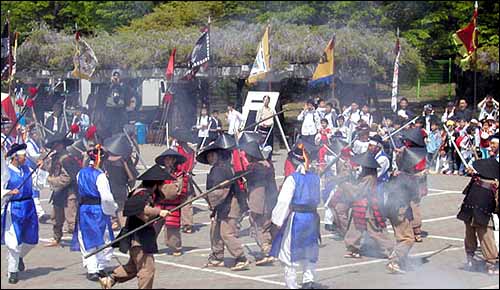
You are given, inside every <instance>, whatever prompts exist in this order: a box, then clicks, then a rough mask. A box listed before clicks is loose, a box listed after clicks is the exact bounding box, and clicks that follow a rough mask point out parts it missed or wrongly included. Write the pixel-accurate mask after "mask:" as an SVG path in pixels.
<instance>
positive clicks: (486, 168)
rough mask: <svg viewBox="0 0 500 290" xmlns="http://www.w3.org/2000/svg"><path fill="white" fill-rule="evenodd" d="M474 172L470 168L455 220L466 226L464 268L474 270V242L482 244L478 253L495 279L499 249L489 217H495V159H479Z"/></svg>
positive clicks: (496, 194)
mask: <svg viewBox="0 0 500 290" xmlns="http://www.w3.org/2000/svg"><path fill="white" fill-rule="evenodd" d="M472 167H473V168H474V169H475V170H476V171H477V172H473V170H472V169H469V173H471V174H473V176H472V178H471V180H470V182H469V184H468V185H467V187H466V188H465V189H464V191H463V194H464V195H465V198H464V200H463V202H462V206H461V208H460V212H459V213H458V215H457V218H458V219H459V220H461V221H463V222H464V224H465V239H464V244H465V253H466V255H467V264H466V268H467V269H473V268H474V254H475V252H476V250H477V241H478V240H479V243H480V244H481V252H482V254H483V258H484V260H486V270H487V271H488V274H490V275H495V276H496V277H497V278H498V268H497V267H496V263H497V257H498V250H497V247H496V245H495V237H494V236H493V222H492V218H493V217H492V215H493V214H494V213H495V214H498V180H499V169H500V168H499V164H498V161H496V160H495V159H481V160H476V161H474V163H472Z"/></svg>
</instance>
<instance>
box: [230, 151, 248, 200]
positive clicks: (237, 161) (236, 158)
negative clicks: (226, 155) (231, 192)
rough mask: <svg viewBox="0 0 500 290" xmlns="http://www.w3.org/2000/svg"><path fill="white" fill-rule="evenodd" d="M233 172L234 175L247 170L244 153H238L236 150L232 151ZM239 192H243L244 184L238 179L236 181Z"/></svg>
mask: <svg viewBox="0 0 500 290" xmlns="http://www.w3.org/2000/svg"><path fill="white" fill-rule="evenodd" d="M232 164H233V170H234V172H235V173H238V172H241V171H245V170H247V168H248V164H249V162H248V160H247V158H246V156H245V152H240V151H239V150H238V149H233V162H232ZM236 182H237V183H238V186H239V187H240V190H241V191H245V190H246V188H245V183H244V182H243V180H241V179H239V180H237V181H236Z"/></svg>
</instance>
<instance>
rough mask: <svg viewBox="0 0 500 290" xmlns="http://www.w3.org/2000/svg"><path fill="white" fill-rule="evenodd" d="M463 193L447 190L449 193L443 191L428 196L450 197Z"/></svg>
mask: <svg viewBox="0 0 500 290" xmlns="http://www.w3.org/2000/svg"><path fill="white" fill-rule="evenodd" d="M458 193H462V192H461V191H455V190H447V191H441V192H437V193H429V194H427V196H440V195H448V194H458Z"/></svg>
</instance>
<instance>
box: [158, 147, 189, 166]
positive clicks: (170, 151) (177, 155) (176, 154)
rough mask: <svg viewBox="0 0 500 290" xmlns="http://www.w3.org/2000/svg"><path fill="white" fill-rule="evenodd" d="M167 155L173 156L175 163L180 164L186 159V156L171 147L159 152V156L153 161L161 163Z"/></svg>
mask: <svg viewBox="0 0 500 290" xmlns="http://www.w3.org/2000/svg"><path fill="white" fill-rule="evenodd" d="M167 157H174V158H175V159H176V160H175V163H177V164H182V163H184V162H186V160H187V159H186V157H184V156H183V155H182V154H180V153H179V152H177V151H175V150H173V149H168V150H167V151H165V152H163V153H162V154H160V156H158V157H156V158H155V163H156V164H158V165H163V164H164V162H165V158H167Z"/></svg>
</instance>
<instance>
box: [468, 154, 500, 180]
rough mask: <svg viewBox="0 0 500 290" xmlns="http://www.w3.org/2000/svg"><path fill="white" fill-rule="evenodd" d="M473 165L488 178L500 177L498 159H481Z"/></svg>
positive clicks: (480, 174)
mask: <svg viewBox="0 0 500 290" xmlns="http://www.w3.org/2000/svg"><path fill="white" fill-rule="evenodd" d="M472 167H474V169H476V171H477V173H478V174H479V176H481V177H483V178H486V179H497V180H498V179H500V177H499V176H500V173H499V170H500V168H499V164H498V161H496V159H493V158H488V159H479V160H476V161H474V162H473V163H472Z"/></svg>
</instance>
